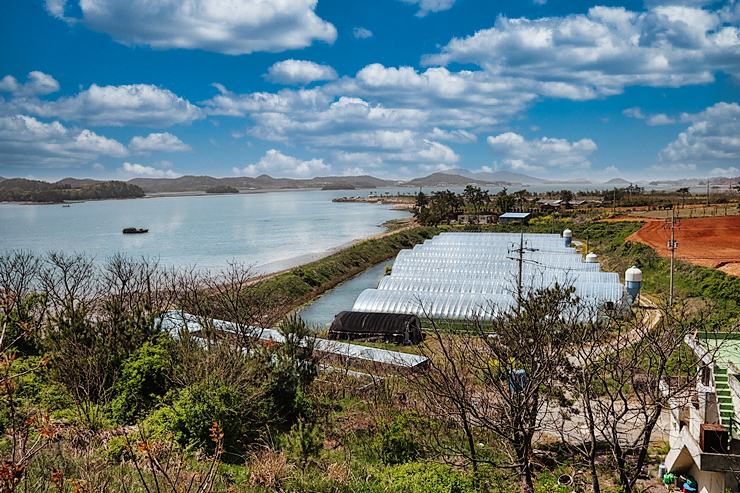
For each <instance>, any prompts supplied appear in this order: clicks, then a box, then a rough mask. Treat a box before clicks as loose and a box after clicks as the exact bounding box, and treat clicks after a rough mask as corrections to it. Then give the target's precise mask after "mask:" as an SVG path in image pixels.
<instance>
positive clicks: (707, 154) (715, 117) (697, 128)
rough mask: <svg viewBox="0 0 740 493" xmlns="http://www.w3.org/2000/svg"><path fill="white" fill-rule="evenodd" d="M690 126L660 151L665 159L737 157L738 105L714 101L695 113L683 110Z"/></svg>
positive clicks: (739, 140)
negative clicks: (715, 102)
mask: <svg viewBox="0 0 740 493" xmlns="http://www.w3.org/2000/svg"><path fill="white" fill-rule="evenodd" d="M681 121H683V122H691V126H690V127H689V128H688V129H687V130H686V131H685V132H681V133H680V134H679V135H678V139H677V140H675V141H674V142H671V143H670V144H668V145H667V146H666V147H665V148H664V149H663V150H662V151H660V153H659V158H660V159H661V160H665V161H725V160H738V159H740V105H738V104H737V103H724V102H722V103H717V104H715V105H713V106H710V107H708V108H707V109H705V110H704V111H702V112H700V113H696V114H688V113H684V114H682V115H681Z"/></svg>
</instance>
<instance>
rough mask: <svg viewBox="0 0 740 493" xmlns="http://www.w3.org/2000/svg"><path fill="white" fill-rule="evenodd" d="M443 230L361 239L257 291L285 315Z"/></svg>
mask: <svg viewBox="0 0 740 493" xmlns="http://www.w3.org/2000/svg"><path fill="white" fill-rule="evenodd" d="M446 229H447V230H448V229H449V228H445V227H432V226H425V227H417V228H412V229H408V230H404V231H399V232H397V233H393V234H391V235H388V236H383V237H379V238H371V239H368V240H363V241H361V242H359V243H357V244H355V245H352V246H350V247H348V248H346V249H343V250H341V251H339V252H337V253H334V254H332V255H329V256H328V257H324V258H322V259H320V260H317V261H316V262H311V263H310V264H306V265H302V266H300V267H296V268H294V269H291V270H289V271H288V272H285V273H282V274H279V275H277V276H276V277H274V278H273V279H270V280H268V281H265V282H264V284H262V285H261V289H265V290H267V291H269V292H270V293H271V296H272V297H273V302H274V303H275V304H276V305H278V306H282V307H283V309H284V310H285V311H286V312H288V311H290V310H293V309H295V308H297V307H299V306H301V305H302V304H304V303H306V302H308V301H310V300H311V299H313V298H315V297H317V296H319V295H321V294H323V293H325V292H326V291H328V290H330V289H332V288H334V287H335V286H337V285H338V284H341V283H342V282H344V281H346V280H348V279H350V278H352V277H354V276H356V275H357V274H360V273H362V272H364V271H365V270H367V269H369V268H370V267H373V266H375V265H378V264H379V263H381V262H384V261H386V260H388V259H390V258H393V257H395V256H396V255H397V254H398V252H399V251H401V250H402V249H404V248H413V246H414V245H416V244H418V243H422V242H424V240H427V239H429V238H432V237H433V236H435V235H438V234H439V233H441V232H442V231H445V230H446Z"/></svg>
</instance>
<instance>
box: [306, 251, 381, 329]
mask: <svg viewBox="0 0 740 493" xmlns="http://www.w3.org/2000/svg"><path fill="white" fill-rule="evenodd" d="M394 260H395V258H392V259H389V260H387V261H385V262H383V263H382V264H379V265H376V266H375V267H371V268H370V269H368V270H366V271H365V272H363V273H362V274H360V275H359V276H357V277H353V278H352V279H350V280H349V281H347V282H345V283H342V284H340V285H339V286H337V288H335V289H334V290H332V291H329V292H328V293H326V294H325V295H323V296H322V297H321V298H319V299H317V300H316V301H314V302H313V303H311V304H310V305H308V306H306V307H305V308H303V309H302V310H301V311H300V312H298V315H300V317H301V318H303V320H305V321H306V323H307V324H308V325H309V326H318V329H325V328H328V327H329V326H330V325H331V323H332V321H333V320H334V315H336V314H337V313H339V312H341V311H344V310H352V305H354V304H355V300H356V299H357V297H358V296H360V293H362V292H363V291H364V290H366V289H371V288H376V287H378V283H379V282H380V280H381V279H383V276H384V275H385V266H386V265H393V261H394Z"/></svg>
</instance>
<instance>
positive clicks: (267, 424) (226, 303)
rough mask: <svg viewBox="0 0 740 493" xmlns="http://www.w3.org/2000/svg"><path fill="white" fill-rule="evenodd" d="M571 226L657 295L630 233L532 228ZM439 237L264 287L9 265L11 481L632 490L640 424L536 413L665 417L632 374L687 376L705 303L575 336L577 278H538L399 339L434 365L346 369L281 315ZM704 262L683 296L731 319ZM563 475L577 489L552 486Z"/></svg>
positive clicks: (5, 285)
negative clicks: (617, 409) (273, 338)
mask: <svg viewBox="0 0 740 493" xmlns="http://www.w3.org/2000/svg"><path fill="white" fill-rule="evenodd" d="M564 227H570V228H571V229H572V230H573V231H574V236H576V237H577V238H580V239H585V237H586V231H588V238H589V243H590V247H591V248H592V249H594V250H595V251H597V252H598V253H600V255H601V257H602V262H603V263H604V264H607V265H612V266H614V267H615V268H619V269H622V267H623V266H628V265H632V264H637V265H639V266H640V267H641V268H643V270H644V271H645V272H646V289H647V290H649V291H651V292H653V293H658V292H659V291H660V289H661V286H662V284H661V283H662V282H663V281H662V279H664V278H665V275H666V274H665V272H663V271H664V270H665V266H664V265H663V264H661V262H664V261H663V260H661V259H659V258H657V257H656V256H655V254H654V252H652V250H650V249H646V247H642V246H640V245H637V244H628V243H625V242H624V239H625V238H626V237H627V236H628V235H629V234H631V233H632V232H633V231H635V229H636V228H637V227H639V223H627V222H619V223H589V222H586V221H583V220H582V219H581V218H577V217H576V218H563V217H558V218H555V217H543V218H541V219H538V220H535V221H534V222H533V224H532V225H531V226H529V227H528V228H527V231H530V232H550V231H551V230H552V229H555V230H556V231H560V230H562V229H564ZM489 228H490V230H496V231H520V230H521V226H520V225H516V224H513V225H505V226H500V225H496V226H491V227H489ZM446 229H451V227H449V226H446V227H444V228H434V227H420V228H415V229H411V230H407V231H401V232H398V233H395V234H393V235H389V236H386V237H384V238H378V239H373V240H367V241H362V242H360V243H358V244H357V245H354V246H352V247H350V248H348V249H345V250H342V251H341V252H338V253H336V254H334V255H332V256H329V257H327V258H324V259H322V260H320V261H317V262H314V263H312V264H309V265H305V266H302V267H299V268H296V269H292V270H291V271H289V272H286V273H283V274H281V275H279V276H276V277H274V278H271V279H259V278H255V277H254V276H252V275H251V273H250V272H249V270H248V269H245V268H243V267H242V266H240V265H236V264H234V265H231V266H229V267H228V268H226V269H224V270H223V271H222V272H218V273H203V274H198V273H195V272H192V271H190V270H187V269H176V270H165V269H161V268H159V267H158V266H157V265H156V264H155V263H153V262H151V261H148V260H146V259H141V260H133V259H128V258H126V257H122V256H116V257H114V258H111V259H108V260H106V261H105V262H103V263H102V264H95V263H93V262H92V260H90V259H88V258H86V257H84V256H69V255H63V254H57V253H51V254H48V255H46V256H45V257H37V256H35V255H32V254H30V253H23V252H7V253H5V254H2V255H0V295H1V296H0V324H2V334H3V337H2V339H1V340H0V373H1V376H2V378H0V432H2V435H1V436H2V438H0V458H2V460H3V461H4V462H2V463H1V464H0V481H5V482H4V483H2V485H3V491H23V492H24V493H25V492H29V493H30V492H47V491H53V490H57V491H65V492H74V493H87V492H93V491H96V492H97V491H100V492H103V491H111V492H121V493H126V492H134V491H135V492H144V491H147V492H150V493H153V492H154V491H157V492H162V491H168V492H173V493H174V492H175V491H177V492H180V491H188V492H191V491H192V492H195V491H196V490H197V491H199V492H203V493H207V492H209V491H265V492H267V491H314V492H326V493H329V492H332V493H335V492H355V491H360V492H373V493H374V492H378V493H379V492H381V491H384V492H385V491H387V492H398V493H417V492H418V493H422V492H424V493H426V492H431V493H435V492H440V493H441V492H458V493H467V492H477V491H483V492H485V491H491V492H509V491H511V492H514V491H522V490H523V491H526V492H532V491H536V492H544V491H558V492H562V493H566V492H568V493H569V492H571V491H573V490H575V491H584V490H585V489H586V488H587V487H589V486H591V487H594V486H597V487H598V488H600V490H601V491H609V492H615V491H617V488H619V490H620V491H634V489H635V487H636V485H637V483H636V482H637V481H638V476H639V475H640V473H641V469H642V465H644V464H647V463H649V462H650V460H651V458H652V457H654V455H655V454H656V453H657V452H656V451H655V450H652V449H648V448H646V447H643V446H641V445H639V444H635V443H633V442H627V441H626V440H628V439H629V437H628V436H623V435H620V434H619V433H623V432H624V430H633V431H634V430H635V426H636V425H635V423H634V422H633V421H634V419H633V418H632V417H630V422H624V423H621V425H620V426H615V427H614V430H615V434H614V435H612V436H607V437H604V440H603V441H600V442H599V443H595V442H587V441H583V440H580V439H579V440H577V441H575V442H568V441H566V442H561V441H560V440H559V439H558V438H556V437H557V436H558V435H557V433H555V434H554V435H553V438H551V439H549V440H545V441H543V440H542V439H541V437H540V436H539V435H538V434H537V433H536V432H537V431H539V429H540V425H541V423H539V422H538V421H537V419H536V417H537V416H539V415H541V413H543V412H547V411H546V410H547V409H558V410H559V411H558V412H557V413H554V414H553V416H557V417H558V420H556V421H557V422H556V423H555V425H554V426H558V427H560V428H556V431H563V432H565V430H566V429H569V428H568V427H569V426H571V425H572V421H571V420H570V419H569V416H570V415H575V413H577V409H578V408H582V407H583V405H584V403H585V402H587V401H588V399H592V398H599V399H608V398H614V399H622V398H624V397H625V395H627V396H629V397H630V399H629V400H628V402H630V405H636V406H639V408H636V409H635V412H640V413H644V416H650V415H651V413H654V412H656V410H657V411H658V412H659V410H660V409H661V407H660V406H661V405H663V404H664V402H665V396H664V394H663V393H662V391H661V390H660V389H659V388H657V387H650V386H649V385H648V386H647V387H646V386H644V384H643V386H642V387H638V386H637V385H636V383H635V382H636V378H637V377H639V376H640V375H641V374H645V373H648V374H655V372H656V371H660V372H665V371H667V370H666V368H669V369H671V368H674V367H675V368H678V370H676V371H680V370H681V369H684V368H687V369H692V370H693V369H695V368H692V365H693V364H694V362H693V361H690V362H689V364H685V363H686V362H685V361H678V363H679V364H676V365H674V366H673V367H671V366H667V365H666V364H665V363H666V361H668V360H669V359H670V361H671V362H676V361H677V359H678V360H680V357H685V355H682V353H680V351H679V350H678V348H680V347H681V342H682V338H683V334H684V333H685V332H686V331H692V330H695V329H697V328H701V327H705V322H706V319H705V314H704V313H702V311H701V309H700V308H701V307H698V308H697V307H691V311H690V313H687V312H683V311H682V310H683V309H684V308H685V307H686V305H685V304H683V303H677V304H676V306H675V307H674V308H672V309H669V308H667V307H661V308H660V310H661V313H663V315H664V317H665V320H666V323H665V324H661V325H659V326H657V327H652V326H650V325H644V324H643V323H642V321H643V320H644V319H643V318H642V317H641V313H640V312H638V314H637V315H638V316H637V317H634V318H631V319H614V320H609V323H607V324H596V325H587V326H584V325H583V324H580V323H578V322H577V320H575V319H573V318H569V317H567V316H566V317H565V318H563V317H561V316H559V315H560V314H568V313H571V312H570V311H569V307H571V306H573V305H574V304H577V303H578V300H577V299H576V298H575V297H574V295H573V291H572V290H569V289H561V288H556V289H552V290H540V291H538V292H533V293H529V294H528V296H527V297H526V298H525V299H524V300H523V302H522V307H521V309H520V311H519V312H518V313H512V314H509V315H508V316H506V317H504V318H503V319H501V320H497V321H494V322H491V323H487V322H486V323H483V322H481V323H478V322H476V321H470V323H469V324H468V325H466V326H465V327H463V330H461V327H460V326H456V327H454V328H449V327H444V326H438V325H437V324H436V323H432V325H431V327H432V328H431V332H430V333H429V336H428V338H427V341H426V342H425V344H423V345H422V346H420V347H418V348H404V350H406V351H416V352H419V353H420V354H422V355H426V356H428V357H429V358H430V366H429V368H427V369H426V370H425V371H423V372H418V373H411V374H403V375H398V374H396V373H395V372H393V371H388V370H387V369H385V370H384V369H380V368H367V367H365V368H361V370H362V372H363V373H355V374H353V373H351V372H346V371H344V370H345V369H346V368H345V367H344V365H343V364H342V362H340V361H337V360H332V359H320V358H321V355H319V354H318V353H314V352H313V342H312V339H311V337H310V335H311V331H310V330H309V328H307V327H306V326H305V324H303V323H302V321H301V320H300V319H299V318H296V317H291V316H285V314H286V313H287V312H288V311H289V310H290V308H291V307H294V306H295V305H296V304H297V303H300V302H302V301H303V300H306V299H309V298H310V297H313V296H315V295H316V294H318V293H320V292H323V291H324V290H326V289H329V288H331V287H333V286H334V285H336V284H337V283H338V282H340V281H341V280H343V279H346V278H348V277H350V276H352V275H355V274H357V273H359V272H361V271H362V270H364V269H365V268H367V267H369V266H371V265H375V264H377V263H380V262H382V261H383V260H385V259H387V258H390V257H391V256H393V255H395V254H396V252H397V251H398V250H399V249H401V248H410V247H412V246H413V245H414V244H416V243H419V242H421V241H424V239H427V238H430V237H432V236H434V235H436V234H438V233H439V232H440V231H442V230H446ZM711 272H716V271H711V270H710V269H702V268H696V270H695V269H694V268H693V267H692V266H685V265H681V266H680V267H679V269H678V272H677V286H679V289H680V290H681V291H682V294H696V295H698V296H700V297H707V298H708V299H710V301H711V300H714V301H716V303H717V305H716V306H718V307H719V306H723V305H720V303H721V302H723V300H724V302H726V303H728V304H727V305H724V307H725V308H724V309H723V310H722V312H723V313H728V314H729V313H730V312H731V305H730V304H729V303H737V300H738V292H740V289H739V288H738V284H737V283H736V281H735V278H730V277H728V276H724V274H722V273H719V274H711ZM692 289H693V291H691V290H692ZM734 306H737V305H736V304H735V305H734ZM173 308H175V309H179V310H183V311H185V312H187V313H191V314H193V315H194V316H195V317H197V320H198V321H199V322H200V323H201V325H202V327H203V331H202V333H200V334H198V333H192V334H191V333H189V332H186V331H178V330H171V326H168V325H166V324H163V322H162V314H163V313H164V311H165V310H166V309H173ZM716 313H717V312H716V311H715V318H714V323H715V324H720V323H721V322H722V321H721V320H720V319H719V318H717V317H716ZM214 318H218V319H225V320H230V321H232V322H233V324H234V325H233V327H235V329H234V332H233V333H232V334H230V335H227V334H225V333H224V332H221V331H220V330H219V327H217V326H215V325H214V324H212V323H210V320H212V319H214ZM668 322H670V323H668ZM251 326H274V327H277V328H278V329H279V330H280V331H281V332H282V334H283V336H284V337H285V339H286V341H287V342H286V343H285V344H274V343H271V342H269V341H268V342H267V343H263V342H260V341H259V340H258V339H257V338H256V337H255V334H254V332H253V331H251V330H250V329H249V327H251ZM635 330H641V331H644V339H643V341H644V343H643V344H641V345H640V347H639V351H637V350H632V349H629V350H628V349H627V348H624V347H620V346H616V347H614V348H612V350H613V351H614V352H615V353H616V354H618V355H619V356H620V357H617V358H608V359H604V360H603V361H601V360H599V359H598V358H594V356H593V354H588V352H587V351H588V350H593V348H600V347H604V346H606V345H608V344H609V342H610V341H611V340H612V338H613V337H614V334H625V333H632V332H633V331H635ZM491 332H495V333H497V334H498V337H496V338H491V337H488V336H489V335H490V333H491ZM654 334H659V335H660V337H653V335H654ZM594 343H598V344H594ZM600 345H604V346H600ZM620 351H621V352H620ZM658 353H659V354H658ZM646 355H657V356H656V359H654V360H653V359H651V358H646ZM661 358H662V359H661ZM574 361H589V362H591V363H590V364H589V365H584V366H579V365H578V364H575V363H574ZM652 364H655V365H657V366H656V367H652V366H650V365H652ZM327 365H328V366H329V368H327V367H326V366H327ZM332 368H333V369H332ZM657 368H660V369H659V370H657ZM355 369H357V368H355ZM522 369H524V370H526V375H527V376H528V378H527V379H524V380H521V381H519V380H517V381H516V385H515V384H514V383H512V382H513V381H512V380H511V379H510V378H509V376H510V375H512V372H514V371H519V370H522ZM637 369H639V370H640V371H637ZM671 371H673V370H671ZM662 374H665V373H662ZM584 375H586V376H588V378H589V380H585V379H584V378H585V377H584ZM589 382H592V383H589ZM514 389H516V391H514ZM566 390H567V392H566ZM482 391H483V392H482ZM606 407H608V406H605V408H606ZM533 416H534V417H535V419H534V420H533ZM631 416H633V415H631ZM600 419H603V420H605V421H607V422H609V420H614V419H617V418H615V417H614V416H610V415H607V414H605V415H603V416H601V417H600ZM596 424H597V423H589V422H586V423H585V426H586V427H587V428H588V427H589V426H591V427H593V426H596ZM579 426H580V425H579ZM646 431H647V433H651V429H648V430H646ZM616 443H619V444H620V447H615V446H614V445H615V444H616ZM625 443H628V444H629V446H627V447H624V446H623V445H624V444H625ZM589 447H593V448H589ZM561 474H570V475H573V476H575V479H576V482H575V485H574V486H569V487H562V486H558V485H557V484H556V483H557V478H558V476H559V475H561Z"/></svg>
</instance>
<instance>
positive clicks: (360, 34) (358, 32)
mask: <svg viewBox="0 0 740 493" xmlns="http://www.w3.org/2000/svg"><path fill="white" fill-rule="evenodd" d="M352 34H353V35H354V36H355V38H359V39H366V38H372V37H373V33H372V31H370V30H369V29H365V28H364V27H356V28H354V29H353V30H352Z"/></svg>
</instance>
